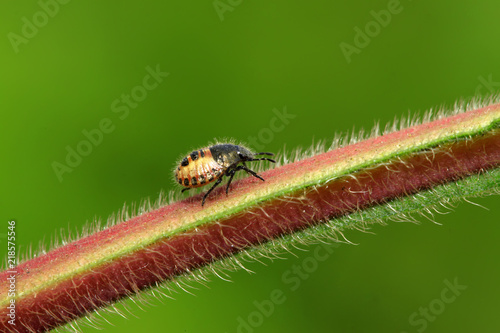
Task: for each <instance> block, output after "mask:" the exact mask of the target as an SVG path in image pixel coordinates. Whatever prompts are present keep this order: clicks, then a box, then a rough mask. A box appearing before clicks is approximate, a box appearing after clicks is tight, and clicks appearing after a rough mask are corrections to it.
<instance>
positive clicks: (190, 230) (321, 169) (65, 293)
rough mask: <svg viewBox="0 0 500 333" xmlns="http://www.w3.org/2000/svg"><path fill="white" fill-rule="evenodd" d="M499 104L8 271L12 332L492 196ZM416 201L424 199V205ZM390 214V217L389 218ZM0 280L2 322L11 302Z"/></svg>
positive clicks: (296, 168)
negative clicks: (13, 290) (318, 240)
mask: <svg viewBox="0 0 500 333" xmlns="http://www.w3.org/2000/svg"><path fill="white" fill-rule="evenodd" d="M499 121H500V105H498V104H497V105H490V106H487V107H484V108H481V109H476V110H472V111H469V112H464V113H460V114H457V115H453V116H449V117H446V118H442V119H438V120H435V121H432V122H427V123H424V124H422V125H418V126H414V127H411V128H406V129H403V130H400V131H398V132H394V133H390V134H386V135H383V136H379V137H375V138H371V139H368V140H365V141H362V142H359V143H356V144H353V145H349V146H346V147H342V148H339V149H336V150H333V151H329V152H326V153H320V154H317V155H314V156H311V157H309V158H305V159H303V160H300V161H296V162H294V163H290V164H286V165H283V166H281V167H277V168H275V169H272V170H268V171H266V172H263V173H262V176H263V177H264V178H265V179H266V180H267V181H266V182H265V183H261V182H259V181H258V180H254V179H252V178H246V179H242V180H241V181H238V182H236V183H235V184H234V186H233V188H232V190H231V193H230V196H228V197H226V196H225V195H224V193H223V192H224V189H222V188H221V189H218V190H216V191H214V196H213V197H211V198H210V199H209V200H207V204H206V205H205V207H204V208H202V207H201V206H200V196H201V195H196V196H193V197H191V198H188V199H185V200H182V201H178V202H175V203H172V204H170V205H165V206H162V207H159V208H157V209H155V210H151V211H149V212H146V213H143V214H141V215H139V216H137V217H134V218H131V219H129V220H127V221H124V222H122V223H120V224H117V225H115V226H112V227H110V228H108V229H105V230H102V231H99V232H96V233H94V234H92V235H90V236H88V237H84V238H81V239H79V240H76V241H74V242H72V243H70V244H67V245H65V246H62V247H59V248H56V249H54V250H52V251H50V252H48V253H47V254H44V255H41V256H39V257H36V258H33V259H30V260H28V261H25V262H23V263H21V264H20V265H19V266H17V267H16V271H17V278H16V283H17V290H18V292H17V295H16V298H15V300H16V316H17V320H18V322H17V325H16V326H15V327H14V326H12V325H9V324H8V323H6V322H0V329H1V330H2V331H13V332H43V331H47V330H50V329H53V328H56V327H59V326H61V325H64V324H66V323H68V322H71V321H73V320H74V319H77V318H79V317H82V316H84V315H86V314H89V313H92V312H93V311H95V310H97V309H99V308H102V307H106V306H108V305H110V304H113V303H114V302H116V301H118V300H120V299H122V298H124V297H127V296H130V295H134V294H136V293H138V292H140V291H142V290H146V289H148V288H151V287H155V286H156V285H158V284H160V283H162V282H168V281H172V280H175V279H176V278H179V277H182V276H186V275H189V274H192V272H195V273H196V274H203V271H204V270H209V269H214V267H219V268H221V267H222V266H223V265H222V263H226V264H227V263H230V262H231V260H234V261H233V262H232V263H233V264H234V263H236V264H237V263H239V261H238V259H237V258H238V257H240V256H242V255H245V254H246V255H249V254H250V253H252V256H256V254H257V255H258V253H261V252H259V251H264V250H265V251H273V250H276V249H278V248H279V247H281V246H286V245H287V244H289V243H290V242H293V241H294V237H293V236H294V235H298V234H299V233H300V234H304V235H310V236H311V237H332V235H335V233H338V234H341V233H342V230H343V229H346V228H358V229H362V228H364V226H365V223H371V222H376V221H380V220H383V219H384V218H387V217H393V218H394V217H399V218H406V217H407V214H410V213H414V212H419V211H422V210H423V209H428V208H429V207H432V205H437V204H439V203H447V202H451V201H453V200H452V199H453V197H455V198H462V197H467V196H478V195H486V194H491V193H496V192H498V191H499V179H500V172H499V170H498V167H499V165H500V130H499V129H498V124H499ZM423 198H427V199H426V200H423ZM388 212H389V213H388ZM8 274H9V273H8V272H7V271H4V272H2V273H0V287H1V288H0V305H1V308H0V315H1V316H2V318H6V313H7V311H6V307H7V305H8V304H9V302H10V298H9V297H8V294H7V292H6V290H7V289H8V288H7V284H6V278H7V276H8Z"/></svg>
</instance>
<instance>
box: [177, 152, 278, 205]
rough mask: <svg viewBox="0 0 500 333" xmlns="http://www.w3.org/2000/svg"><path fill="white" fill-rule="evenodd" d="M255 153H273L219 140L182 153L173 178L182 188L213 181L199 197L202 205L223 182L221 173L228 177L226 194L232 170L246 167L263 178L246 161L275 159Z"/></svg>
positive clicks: (271, 160)
mask: <svg viewBox="0 0 500 333" xmlns="http://www.w3.org/2000/svg"><path fill="white" fill-rule="evenodd" d="M257 155H268V156H274V154H273V153H254V152H252V151H251V150H250V149H248V148H245V147H243V146H239V145H233V144H230V143H221V144H216V145H213V146H210V147H206V148H202V149H199V150H195V151H193V152H192V153H191V154H189V155H188V156H186V157H184V158H183V159H182V161H181V162H180V164H179V166H177V168H176V169H175V180H176V182H177V183H179V184H180V185H182V186H184V187H185V188H184V189H183V190H182V192H184V191H187V190H189V189H192V188H196V187H201V186H205V185H207V184H210V183H212V182H215V183H214V184H213V186H212V187H211V188H210V189H209V190H208V191H207V193H205V195H204V196H203V200H202V201H201V206H202V207H203V205H204V204H205V200H206V198H207V196H208V195H209V194H210V192H212V191H213V190H214V189H215V188H216V187H217V186H218V185H219V184H220V183H221V182H222V178H223V177H224V176H227V177H229V181H228V182H227V187H226V195H227V194H228V193H229V185H231V181H232V180H233V177H234V174H235V173H236V172H237V171H239V170H245V171H246V172H247V173H249V174H251V175H252V176H254V177H256V178H259V179H260V180H262V181H264V178H262V177H261V176H259V175H258V174H257V173H256V172H254V171H252V170H250V169H249V168H248V167H247V166H246V164H245V162H251V161H262V160H266V161H270V162H273V163H276V161H275V160H273V159H270V158H267V157H261V158H255V156H257Z"/></svg>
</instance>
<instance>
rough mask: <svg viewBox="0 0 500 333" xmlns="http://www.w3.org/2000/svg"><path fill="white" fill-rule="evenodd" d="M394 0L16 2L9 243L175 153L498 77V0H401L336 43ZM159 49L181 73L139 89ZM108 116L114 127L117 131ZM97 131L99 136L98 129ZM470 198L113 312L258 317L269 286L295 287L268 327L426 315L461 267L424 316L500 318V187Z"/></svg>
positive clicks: (4, 117) (78, 218) (157, 320)
mask: <svg viewBox="0 0 500 333" xmlns="http://www.w3.org/2000/svg"><path fill="white" fill-rule="evenodd" d="M236 2H237V1H233V2H232V3H236ZM42 3H50V1H47V0H46V1H45V2H44V1H43V0H42ZM223 3H226V4H228V3H229V2H228V1H223ZM51 8H52V10H53V11H55V8H53V7H51ZM387 8H388V2H387V1H370V2H366V3H362V4H360V3H355V2H335V1H317V2H313V3H309V2H307V3H305V2H299V1H241V3H240V4H239V5H237V6H233V10H232V11H227V12H225V13H224V15H223V17H224V20H223V21H221V20H220V17H219V16H218V14H217V12H216V10H215V9H214V6H213V2H212V1H207V2H199V3H193V2H183V1H180V2H179V1H178V2H160V1H156V2H151V1H143V2H131V1H121V2H106V3H99V2H92V3H88V2H81V1H75V0H74V1H70V2H69V3H68V4H65V5H60V7H59V10H58V12H57V13H55V14H54V15H53V17H50V18H48V20H47V22H46V24H44V23H45V22H43V18H44V17H43V14H38V13H39V12H40V10H41V7H40V4H39V3H38V2H37V1H28V2H26V1H25V2H21V3H17V2H12V3H9V4H7V3H6V4H4V6H3V7H2V13H3V14H2V20H1V21H0V35H1V36H2V39H1V42H0V57H1V59H2V61H1V65H0V68H1V70H0V75H1V80H0V101H1V108H0V110H1V111H0V112H1V121H0V126H1V128H0V133H1V135H2V137H1V138H2V144H1V145H0V149H1V150H0V153H1V156H2V163H1V170H0V176H1V179H0V184H1V186H2V191H1V194H0V207H1V210H0V214H1V216H0V254H1V255H3V254H4V252H5V249H6V246H5V244H6V242H5V237H4V235H5V233H6V232H7V220H8V219H16V221H17V229H16V231H17V236H18V238H17V239H18V240H17V242H18V244H19V247H20V249H19V251H22V252H25V251H26V249H27V247H28V246H29V244H33V247H34V248H37V246H38V243H39V242H40V241H41V240H43V242H44V243H45V244H48V243H50V239H51V238H52V237H54V235H55V234H59V231H58V230H59V229H61V228H62V229H65V230H67V229H68V226H69V228H71V230H72V231H74V230H78V229H80V227H81V226H82V225H83V224H84V223H85V221H86V220H92V219H93V218H94V217H96V216H97V217H106V216H108V215H109V214H111V213H112V212H115V211H117V210H118V209H120V208H121V207H122V206H123V203H124V202H126V203H131V202H137V201H139V200H140V199H142V198H144V197H148V196H149V197H151V198H156V196H157V195H158V193H159V192H160V191H161V190H167V191H168V190H171V189H174V188H177V185H176V184H174V183H173V181H172V169H173V166H174V165H175V164H176V162H177V160H178V159H179V157H180V156H182V155H184V154H186V153H188V152H190V151H192V150H193V149H195V148H199V147H202V146H205V145H206V144H207V143H208V142H209V141H212V140H213V139H214V138H223V137H230V138H235V139H236V140H239V141H240V140H241V141H245V142H247V143H248V144H250V145H252V142H251V141H254V140H252V139H251V137H256V138H257V139H256V142H254V143H253V145H254V146H255V143H257V145H258V147H254V148H259V147H262V149H265V150H266V151H274V152H277V151H279V150H281V149H282V148H283V147H284V146H285V145H286V149H287V150H288V151H289V150H291V149H293V148H294V147H297V146H303V147H307V146H309V145H310V144H311V142H312V141H313V139H314V140H315V142H316V141H317V140H319V139H329V138H332V137H333V134H334V133H335V132H340V131H342V132H347V131H351V130H352V127H353V126H355V127H356V129H359V128H361V127H364V128H365V129H370V128H371V127H372V125H373V123H374V121H375V120H380V122H381V124H385V123H387V122H389V121H392V120H393V119H394V117H395V116H400V115H406V114H407V110H411V111H419V110H420V111H424V110H426V109H429V108H436V106H437V107H439V106H440V105H443V104H444V105H452V104H453V103H454V102H455V101H456V100H459V99H460V98H468V97H471V96H473V95H474V94H475V93H476V92H477V93H479V94H482V95H486V94H489V93H494V92H498V91H499V89H500V66H499V65H498V54H500V52H499V51H500V45H499V44H498V43H497V42H496V40H497V39H498V24H497V22H498V12H499V10H500V3H498V2H497V1H481V2H456V1H450V0H446V1H438V2H436V1H421V0H419V1H401V5H400V7H397V10H400V9H401V8H402V10H400V12H399V13H398V14H393V15H392V18H391V22H390V23H389V24H387V25H386V26H385V27H381V29H380V32H379V33H378V34H376V35H374V37H371V38H370V42H369V44H368V45H366V47H364V48H360V53H359V54H353V55H352V58H351V62H350V63H348V62H347V61H346V58H345V57H344V55H343V54H342V51H341V49H340V47H339V45H340V43H342V42H344V43H349V44H351V45H353V44H354V38H355V34H356V32H355V30H354V28H355V27H359V28H360V29H364V28H365V25H366V24H369V26H370V25H371V27H372V28H376V25H374V24H372V23H370V22H373V21H374V16H373V15H372V14H371V11H375V12H379V11H380V10H385V9H387ZM34 16H35V18H36V19H37V20H41V21H37V22H38V23H39V25H40V27H39V28H37V29H38V31H37V32H36V35H34V34H35V31H31V34H32V35H34V36H32V37H30V38H27V39H26V40H27V43H26V44H21V45H19V50H18V51H19V52H17V53H16V52H15V51H14V48H13V46H12V43H11V42H10V41H9V33H11V32H12V33H15V34H17V35H20V36H21V35H22V29H23V25H24V24H25V23H24V22H25V21H23V17H26V19H27V20H28V21H30V22H33V17H34ZM25 30H26V29H25ZM28 30H29V29H28ZM25 32H30V31H25ZM10 36H11V37H12V35H10ZM157 65H159V66H160V69H161V71H164V72H168V73H169V75H168V76H167V77H164V78H163V82H162V83H161V84H159V85H158V86H157V87H156V88H155V89H152V90H151V91H148V93H147V96H146V97H145V98H144V100H142V101H140V102H139V103H138V105H137V106H135V107H134V108H132V107H127V108H128V109H125V108H124V107H125V104H124V103H123V102H121V101H120V98H121V96H122V94H131V91H132V90H133V89H135V90H134V91H135V93H140V92H141V91H142V90H141V88H136V87H137V86H141V85H142V84H143V79H144V77H145V76H146V75H147V74H148V71H147V70H146V67H148V66H149V67H150V68H155V67H156V66H157ZM148 82H149V84H150V85H151V84H152V82H153V81H148ZM117 99H118V102H115V101H116V100H117ZM114 102H115V103H117V104H115V105H114V108H113V107H112V104H113V103H114ZM284 107H286V110H287V112H288V113H289V114H291V115H293V116H295V117H294V118H289V119H287V120H286V121H287V124H285V125H284V126H283V127H281V125H282V121H281V120H279V119H278V118H277V116H276V113H274V112H273V109H277V110H279V111H280V112H283V108H284ZM113 110H115V111H116V112H113ZM105 119H109V120H105ZM273 119H278V120H273ZM100 126H101V127H102V129H101V131H102V130H105V131H107V132H108V133H103V134H102V139H100V138H99V135H97V134H96V132H95V131H94V130H95V129H98V128H99V127H100ZM273 126H274V131H273V130H272V128H273ZM83 131H88V132H91V133H94V138H95V140H97V141H100V142H99V143H98V144H91V145H87V144H86V143H84V142H85V141H88V139H87V138H86V136H85V134H84V133H83ZM266 135H267V136H266ZM259 136H260V138H259ZM271 136H272V137H271ZM97 141H96V142H97ZM79 145H80V150H81V149H85V148H87V149H88V150H89V151H90V149H91V152H89V154H88V155H87V156H83V157H82V158H81V161H77V160H75V161H73V162H75V163H74V165H75V166H74V167H71V169H72V172H71V173H64V174H63V175H62V181H59V179H58V177H57V176H56V173H55V172H54V170H53V166H52V164H53V162H59V163H61V164H66V162H65V159H66V156H67V154H68V152H67V150H66V148H67V147H70V149H77V146H79ZM186 195H187V194H186ZM475 202H477V203H480V204H481V205H483V206H486V207H488V208H490V210H489V211H486V210H484V209H481V208H479V207H476V206H473V205H461V206H459V207H458V208H457V211H456V212H455V213H451V214H448V215H443V216H441V215H438V216H436V218H435V220H436V221H437V222H439V223H442V224H443V225H442V226H439V225H435V224H433V223H431V222H428V221H427V220H425V219H423V218H422V219H421V220H422V222H423V223H422V225H420V226H416V225H414V224H409V223H390V226H389V227H380V226H376V227H375V228H374V231H376V233H377V235H376V236H374V235H370V234H362V233H359V232H357V231H353V232H349V233H347V234H346V236H347V237H348V238H349V240H351V241H353V242H356V243H359V245H358V246H350V245H342V246H340V247H338V248H335V250H334V252H333V253H332V254H331V255H330V256H329V257H328V259H326V260H325V261H322V262H319V263H318V266H317V268H316V269H315V270H314V271H313V272H311V273H308V277H307V278H306V279H302V280H300V284H299V287H298V289H297V290H294V291H292V290H291V289H290V287H291V284H290V283H286V282H284V281H283V280H282V277H283V275H284V274H287V272H288V271H289V270H291V269H293V267H294V265H303V264H304V263H305V264H307V263H308V262H309V261H308V260H307V258H308V257H310V256H311V253H304V252H301V251H295V252H296V253H297V254H298V258H295V257H292V256H291V255H286V257H288V258H289V260H286V261H277V262H275V263H274V264H272V265H270V266H268V267H265V266H262V265H260V264H249V265H248V267H249V268H250V269H252V270H254V271H256V272H257V273H258V274H256V275H248V274H247V273H245V272H244V271H240V272H237V273H233V274H232V275H231V278H232V280H233V281H234V283H227V282H224V281H221V280H216V281H214V282H213V283H210V284H209V286H210V289H207V288H201V289H200V290H194V291H193V292H194V293H195V294H196V297H193V296H191V295H189V294H186V293H181V294H178V295H176V298H177V300H175V301H172V300H166V301H164V304H161V303H160V302H158V301H153V302H152V303H155V304H159V305H158V306H156V307H150V308H148V310H147V312H142V311H141V310H137V308H135V307H134V306H133V305H132V308H133V310H132V311H133V312H134V314H135V315H137V316H139V317H140V319H136V318H134V317H133V316H131V315H129V316H128V317H129V318H130V320H128V321H125V320H123V319H121V318H119V317H114V318H112V322H114V323H115V324H116V327H112V326H110V325H108V324H104V326H105V328H106V332H127V331H130V332H136V331H146V330H150V331H169V332H237V328H238V318H240V317H241V318H245V320H246V321H247V319H248V317H249V316H251V317H252V318H253V320H256V323H257V324H258V322H257V320H258V319H260V317H259V315H257V314H255V313H256V312H255V311H256V309H257V308H256V305H255V304H256V303H254V301H257V302H260V303H259V304H261V302H262V301H263V300H267V299H270V297H271V296H270V295H271V292H272V291H273V290H274V289H278V290H281V291H283V295H282V296H281V298H280V297H277V299H279V300H282V299H283V297H285V298H286V300H285V301H284V302H283V303H281V304H278V305H276V306H275V309H274V311H273V313H272V314H270V315H269V316H268V317H266V316H262V319H263V320H262V324H261V325H259V326H258V327H255V328H253V330H254V332H277V331H287V332H304V331H314V332H373V331H380V332H382V331H386V332H389V331H390V332H403V331H406V332H417V329H418V328H422V325H417V326H412V325H411V324H410V323H409V319H408V318H409V316H410V315H411V314H412V313H413V312H415V311H419V308H420V307H428V306H429V303H431V302H433V300H435V299H439V298H440V297H441V292H442V290H443V289H444V288H445V287H446V286H445V284H444V283H443V281H444V280H445V279H448V280H449V281H453V279H454V278H455V277H457V278H458V281H459V282H460V283H461V284H465V285H467V286H468V288H467V289H466V290H465V291H463V293H462V294H461V295H460V296H459V297H458V298H457V299H456V300H455V301H454V302H452V303H450V304H446V307H445V309H444V310H443V312H442V313H441V314H439V315H437V316H436V317H435V318H434V320H433V321H430V320H429V321H428V327H427V328H426V330H425V331H426V332H443V331H454V332H471V331H481V332H496V331H499V329H500V320H499V319H498V316H497V312H498V311H497V309H498V301H497V300H498V299H499V298H500V288H498V284H497V281H498V280H499V278H500V269H499V268H498V264H497V263H498V259H497V257H496V254H497V253H498V245H497V244H498V237H499V235H500V225H499V224H498V215H499V214H498V198H497V197H489V198H485V199H478V200H475ZM1 225H4V227H3V230H2V229H1V228H2V227H1ZM311 249H314V247H311ZM287 276H289V275H287ZM432 304H438V302H437V301H436V302H434V303H432ZM436 306H437V305H436ZM421 318H422V317H418V318H416V320H418V319H421ZM93 331H95V330H94V329H86V330H85V332H93ZM96 332H97V331H96Z"/></svg>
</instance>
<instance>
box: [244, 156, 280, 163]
mask: <svg viewBox="0 0 500 333" xmlns="http://www.w3.org/2000/svg"><path fill="white" fill-rule="evenodd" d="M249 161H269V162H273V163H276V161H275V160H273V159H270V158H267V157H262V158H252V159H251V160H249Z"/></svg>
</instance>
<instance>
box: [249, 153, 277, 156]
mask: <svg viewBox="0 0 500 333" xmlns="http://www.w3.org/2000/svg"><path fill="white" fill-rule="evenodd" d="M254 155H269V156H274V154H273V153H255V154H254Z"/></svg>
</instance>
